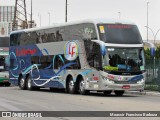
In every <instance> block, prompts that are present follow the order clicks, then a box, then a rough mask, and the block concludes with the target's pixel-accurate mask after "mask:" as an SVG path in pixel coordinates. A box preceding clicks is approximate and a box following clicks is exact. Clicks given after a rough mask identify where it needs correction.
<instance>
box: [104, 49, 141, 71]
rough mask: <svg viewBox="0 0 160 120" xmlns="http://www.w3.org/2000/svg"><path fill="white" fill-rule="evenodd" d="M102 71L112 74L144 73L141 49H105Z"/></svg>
mask: <svg viewBox="0 0 160 120" xmlns="http://www.w3.org/2000/svg"><path fill="white" fill-rule="evenodd" d="M106 51H107V54H106V55H105V56H104V57H103V65H102V66H103V69H104V70H105V71H107V72H112V73H115V74H116V73H117V74H118V73H121V74H123V73H126V74H129V73H132V72H141V71H144V51H143V48H115V47H106Z"/></svg>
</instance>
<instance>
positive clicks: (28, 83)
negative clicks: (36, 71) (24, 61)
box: [26, 76, 40, 90]
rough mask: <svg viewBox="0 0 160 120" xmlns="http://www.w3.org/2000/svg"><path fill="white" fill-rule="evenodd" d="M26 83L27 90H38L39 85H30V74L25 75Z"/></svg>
mask: <svg viewBox="0 0 160 120" xmlns="http://www.w3.org/2000/svg"><path fill="white" fill-rule="evenodd" d="M26 83H27V85H26V86H27V89H28V90H39V89H40V88H39V87H33V86H32V80H31V78H30V76H28V77H27V79H26Z"/></svg>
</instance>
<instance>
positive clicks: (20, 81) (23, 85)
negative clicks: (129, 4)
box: [19, 77, 26, 90]
mask: <svg viewBox="0 0 160 120" xmlns="http://www.w3.org/2000/svg"><path fill="white" fill-rule="evenodd" d="M19 87H20V89H21V90H25V89H26V81H25V79H24V78H23V77H21V78H20V80H19Z"/></svg>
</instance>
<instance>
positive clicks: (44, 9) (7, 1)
mask: <svg viewBox="0 0 160 120" xmlns="http://www.w3.org/2000/svg"><path fill="white" fill-rule="evenodd" d="M32 1H33V19H34V20H35V21H36V23H37V26H38V27H39V26H40V16H41V26H48V25H49V16H50V24H54V23H64V22H65V2H66V0H32ZM147 2H149V4H148V27H149V28H150V29H149V33H148V36H149V39H150V40H153V39H154V36H155V34H156V33H157V31H159V29H160V0H68V21H76V20H84V19H90V18H116V19H127V20H130V21H133V22H135V23H136V24H137V26H138V28H139V30H140V33H141V35H142V38H143V40H146V39H147V30H146V27H145V26H147ZM30 4H31V0H26V6H27V13H30V8H31V5H30ZM0 5H2V6H4V5H15V0H0ZM119 17H120V18H119ZM28 19H30V18H29V16H28ZM152 31H153V32H152ZM153 33H154V35H153ZM156 40H160V32H158V34H157V36H156Z"/></svg>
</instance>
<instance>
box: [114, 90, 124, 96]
mask: <svg viewBox="0 0 160 120" xmlns="http://www.w3.org/2000/svg"><path fill="white" fill-rule="evenodd" d="M114 93H115V94H116V95H117V96H122V95H123V94H124V90H115V91H114Z"/></svg>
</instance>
